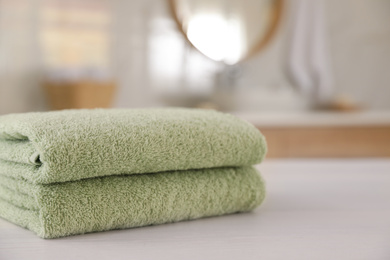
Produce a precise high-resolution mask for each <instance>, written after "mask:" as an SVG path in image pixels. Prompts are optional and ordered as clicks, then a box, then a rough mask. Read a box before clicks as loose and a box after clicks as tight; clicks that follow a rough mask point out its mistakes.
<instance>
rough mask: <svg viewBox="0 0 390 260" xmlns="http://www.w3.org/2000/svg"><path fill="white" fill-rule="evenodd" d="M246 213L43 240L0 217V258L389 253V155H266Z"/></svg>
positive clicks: (378, 256) (360, 256) (356, 256)
mask: <svg viewBox="0 0 390 260" xmlns="http://www.w3.org/2000/svg"><path fill="white" fill-rule="evenodd" d="M259 168H260V169H261V170H262V172H263V175H264V177H265V179H266V180H267V184H268V197H267V199H266V202H265V203H264V204H263V206H262V207H260V208H259V209H258V210H256V211H254V212H252V213H247V214H235V215H230V216H223V217H215V218H208V219H201V220H196V221H188V222H181V223H175V224H167V225H160V226H152V227H144V228H137V229H129V230H118V231H110V232H102V233H94V234H87V235H82V236H73V237H68V238H62V239H55V240H43V239H40V238H38V237H36V236H35V235H34V234H33V233H32V232H30V231H27V230H24V229H22V228H19V227H17V226H15V225H13V224H11V223H8V222H7V221H5V220H2V219H0V259H1V260H8V259H31V260H34V259H50V260H53V259H159V260H161V259H170V260H171V259H202V260H204V259H300V260H301V259H310V260H312V259H316V260H321V259H326V260H329V259H332V260H333V259H342V260H345V259H367V260H376V259H383V260H388V259H390V160H389V159H364V160H362V159H350V160H324V159H322V160H266V162H265V163H264V164H262V165H261V166H260V167H259Z"/></svg>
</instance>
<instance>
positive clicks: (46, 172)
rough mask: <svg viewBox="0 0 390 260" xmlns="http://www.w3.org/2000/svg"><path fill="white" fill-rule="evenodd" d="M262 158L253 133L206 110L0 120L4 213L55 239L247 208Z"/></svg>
mask: <svg viewBox="0 0 390 260" xmlns="http://www.w3.org/2000/svg"><path fill="white" fill-rule="evenodd" d="M265 153H266V144H265V139H264V137H263V136H262V135H261V133H260V132H259V131H258V130H257V129H256V128H254V127H253V126H252V125H250V124H249V123H247V122H245V121H242V120H240V119H238V118H236V117H234V116H231V115H228V114H223V113H219V112H215V111H210V110H199V109H134V110H104V109H95V110H67V111H58V112H46V113H26V114H12V115H7V116H2V117H0V216H1V217H3V218H5V219H8V220H10V221H12V222H14V223H16V224H18V225H21V226H23V227H26V228H28V229H30V230H32V231H34V232H35V233H37V234H38V235H39V236H41V237H44V238H55V237H61V236H67V235H73V234H81V233H86V232H93V231H103V230H109V229H118V228H127V227H136V226H143V225H151V224H159V223H165V222H173V221H179V220H185V219H194V218H199V217H206V216H213V215H221V214H227V213H233V212H240V211H248V210H251V209H253V208H255V207H256V206H257V205H259V204H260V203H261V201H262V200H263V198H264V185H263V182H262V181H261V178H260V177H259V174H258V173H257V172H256V170H254V169H253V168H251V167H250V165H252V164H256V163H259V162H260V161H261V160H262V159H263V158H264V155H265ZM218 167H219V168H218Z"/></svg>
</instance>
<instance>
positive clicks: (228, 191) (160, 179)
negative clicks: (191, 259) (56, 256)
mask: <svg viewBox="0 0 390 260" xmlns="http://www.w3.org/2000/svg"><path fill="white" fill-rule="evenodd" d="M263 199H264V183H263V181H262V180H261V178H260V175H259V174H258V173H257V171H256V170H255V169H254V168H252V167H239V168H215V169H203V170H188V171H176V172H164V173H153V174H142V175H122V176H107V177H99V178H91V179H85V180H81V181H74V182H64V183H57V184H43V185H42V184H31V183H28V182H26V181H20V180H15V179H13V178H10V177H5V176H0V216H1V217H3V218H5V219H8V220H10V221H11V222H14V223H16V224H18V225H20V226H23V227H26V228H28V229H30V230H32V231H34V232H35V233H36V234H37V235H38V236H40V237H43V238H56V237H62V236H68V235H74V234H82V233H87V232H95V231H103V230H111V229H122V228H129V227H138V226H145V225H152V224H160V223H167V222H175V221H180V220H188V219H195V218H200V217H208V216H216V215H222V214H228V213H234V212H242V211H249V210H252V209H254V208H255V207H256V206H258V205H259V204H260V203H261V202H262V201H263Z"/></svg>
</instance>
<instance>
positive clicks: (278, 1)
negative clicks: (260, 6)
mask: <svg viewBox="0 0 390 260" xmlns="http://www.w3.org/2000/svg"><path fill="white" fill-rule="evenodd" d="M176 1H180V0H167V2H168V7H169V11H170V13H171V17H172V18H173V19H174V20H175V23H176V25H177V28H178V29H179V31H180V32H181V34H182V35H183V36H184V38H185V39H186V41H187V43H189V44H190V45H191V47H192V48H194V49H196V50H197V51H198V52H199V53H201V54H202V55H203V56H205V57H207V58H208V59H211V58H210V57H208V56H207V55H205V54H204V53H202V52H201V51H199V50H198V48H196V47H195V46H194V45H193V44H192V42H191V41H190V40H189V39H188V36H187V33H186V32H185V31H184V28H183V26H182V23H181V22H180V19H179V17H178V16H177V12H176V3H175V2H176ZM274 1H275V3H274V4H275V10H274V15H273V17H272V18H271V23H270V26H269V28H268V29H267V31H266V33H265V34H264V36H263V37H262V39H261V40H259V41H258V42H257V43H256V44H255V45H254V46H253V47H252V48H251V49H250V50H249V51H248V53H247V55H245V56H244V57H243V58H242V59H240V60H239V61H238V62H237V63H236V64H239V63H241V62H243V61H246V60H248V59H249V58H251V57H253V56H255V54H257V53H258V52H260V51H261V50H262V49H264V48H265V47H266V46H267V45H268V43H269V42H270V41H271V39H272V37H273V36H274V35H275V33H276V31H277V28H278V27H279V24H280V20H281V17H282V13H283V9H284V0H274Z"/></svg>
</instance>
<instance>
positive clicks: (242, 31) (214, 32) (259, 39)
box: [168, 0, 282, 65]
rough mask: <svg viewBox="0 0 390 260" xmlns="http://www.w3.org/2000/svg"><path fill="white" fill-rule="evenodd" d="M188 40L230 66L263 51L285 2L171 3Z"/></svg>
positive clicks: (218, 0) (223, 0) (183, 0)
mask: <svg viewBox="0 0 390 260" xmlns="http://www.w3.org/2000/svg"><path fill="white" fill-rule="evenodd" d="M168 1H169V3H170V7H171V10H172V13H173V16H174V18H175V20H176V22H177V23H178V25H179V28H180V30H181V31H182V32H183V34H184V35H185V37H186V38H187V40H188V41H189V42H190V43H191V44H192V45H193V46H194V47H195V48H196V49H198V50H199V51H200V52H201V53H203V54H204V55H205V56H207V57H209V58H211V59H213V60H215V61H221V62H224V63H226V64H229V65H233V64H236V63H238V62H240V61H242V60H244V59H246V58H248V57H250V56H252V55H253V54H255V53H256V52H258V51H259V50H260V49H262V48H263V47H264V46H265V45H266V44H267V42H268V41H269V40H270V38H271V37H272V35H273V34H274V32H275V29H276V27H277V24H278V22H279V20H280V13H281V9H282V0H168Z"/></svg>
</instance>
